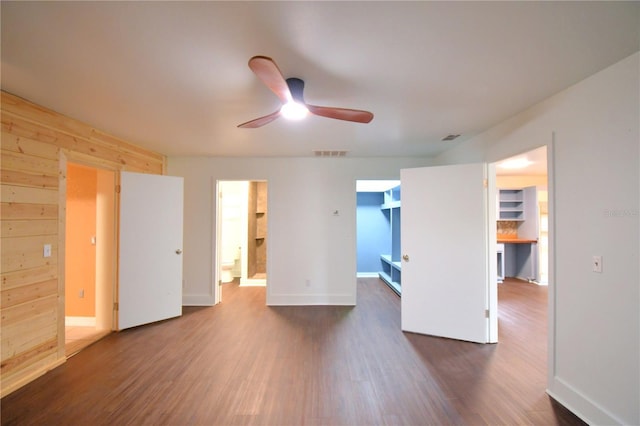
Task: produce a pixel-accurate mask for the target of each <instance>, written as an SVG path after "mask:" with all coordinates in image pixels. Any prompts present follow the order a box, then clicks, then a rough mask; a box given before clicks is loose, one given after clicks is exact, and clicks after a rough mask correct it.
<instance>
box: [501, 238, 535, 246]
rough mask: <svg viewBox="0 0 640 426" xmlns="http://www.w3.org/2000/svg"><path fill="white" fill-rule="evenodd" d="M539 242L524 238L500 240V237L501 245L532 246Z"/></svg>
mask: <svg viewBox="0 0 640 426" xmlns="http://www.w3.org/2000/svg"><path fill="white" fill-rule="evenodd" d="M537 242H538V240H526V239H522V238H500V237H498V243H499V244H531V243H537Z"/></svg>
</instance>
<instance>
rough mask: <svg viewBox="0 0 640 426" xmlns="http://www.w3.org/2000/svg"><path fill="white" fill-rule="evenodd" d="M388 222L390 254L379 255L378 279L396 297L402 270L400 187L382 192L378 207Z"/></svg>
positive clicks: (400, 287) (400, 289) (400, 291)
mask: <svg viewBox="0 0 640 426" xmlns="http://www.w3.org/2000/svg"><path fill="white" fill-rule="evenodd" d="M380 209H381V210H382V211H383V212H384V214H385V216H386V217H387V219H388V220H389V231H390V232H391V247H389V248H390V253H384V254H381V255H380V264H381V270H380V272H379V276H380V278H381V279H382V280H383V281H384V282H386V283H387V285H389V287H391V289H392V290H393V291H395V292H396V293H397V294H398V295H400V294H401V293H402V279H401V278H402V268H401V264H400V186H396V187H394V188H391V189H389V190H387V191H385V192H384V203H383V204H382V205H381V206H380Z"/></svg>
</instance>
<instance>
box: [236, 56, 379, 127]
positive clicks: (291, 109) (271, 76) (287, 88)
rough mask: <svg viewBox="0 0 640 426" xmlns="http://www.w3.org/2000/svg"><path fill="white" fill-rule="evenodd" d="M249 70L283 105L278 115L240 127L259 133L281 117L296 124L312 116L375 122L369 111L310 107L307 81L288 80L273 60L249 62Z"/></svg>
mask: <svg viewBox="0 0 640 426" xmlns="http://www.w3.org/2000/svg"><path fill="white" fill-rule="evenodd" d="M249 68H251V70H252V71H253V72H254V73H255V74H256V75H257V76H258V78H259V79H260V80H262V82H263V83H264V84H265V85H266V86H267V87H268V88H269V89H271V91H272V92H273V93H275V94H276V96H277V97H278V98H279V99H280V101H281V102H282V107H281V108H280V109H279V110H278V111H275V112H272V113H271V114H269V115H265V116H264V117H260V118H256V119H254V120H251V121H247V122H246V123H242V124H239V125H238V127H241V128H243V129H255V128H257V127H261V126H264V125H265V124H268V123H271V122H272V121H273V120H275V119H276V118H278V117H280V116H283V117H285V118H289V119H294V120H295V119H302V118H304V117H306V116H307V115H308V114H309V113H311V114H314V115H319V116H322V117H327V118H335V119H338V120H345V121H353V122H356V123H368V122H370V121H371V120H373V114H372V113H370V112H369V111H361V110H357V109H348V108H333V107H324V106H316V105H310V104H308V103H306V102H305V101H304V99H303V97H302V91H303V90H304V81H302V80H301V79H299V78H287V79H286V80H285V78H284V77H283V76H282V73H281V72H280V69H279V68H278V66H277V65H276V63H275V62H274V61H273V59H271V58H269V57H266V56H254V57H253V58H251V59H249Z"/></svg>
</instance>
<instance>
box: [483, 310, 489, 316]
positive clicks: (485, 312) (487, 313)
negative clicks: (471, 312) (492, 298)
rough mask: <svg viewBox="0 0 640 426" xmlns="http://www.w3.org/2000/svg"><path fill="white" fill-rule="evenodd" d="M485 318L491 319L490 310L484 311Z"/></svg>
mask: <svg viewBox="0 0 640 426" xmlns="http://www.w3.org/2000/svg"><path fill="white" fill-rule="evenodd" d="M484 317H485V318H489V310H488V309H485V310H484Z"/></svg>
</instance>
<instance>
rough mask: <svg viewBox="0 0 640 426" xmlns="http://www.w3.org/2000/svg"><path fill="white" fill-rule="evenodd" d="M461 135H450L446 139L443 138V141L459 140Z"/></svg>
mask: <svg viewBox="0 0 640 426" xmlns="http://www.w3.org/2000/svg"><path fill="white" fill-rule="evenodd" d="M458 136H460V135H449V136H445V137H444V138H442V140H443V141H452V140H454V139H455V138H457V137H458Z"/></svg>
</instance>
